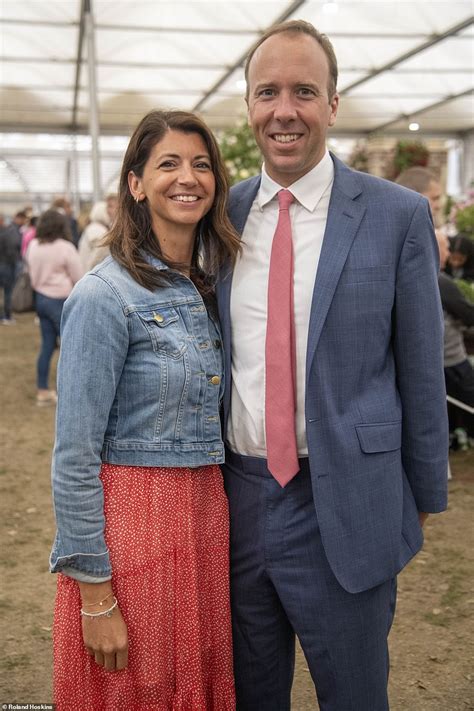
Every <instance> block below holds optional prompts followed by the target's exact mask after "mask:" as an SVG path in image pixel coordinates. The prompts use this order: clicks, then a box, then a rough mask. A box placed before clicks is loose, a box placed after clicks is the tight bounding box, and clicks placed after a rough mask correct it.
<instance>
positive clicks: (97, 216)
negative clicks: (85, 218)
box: [78, 200, 110, 272]
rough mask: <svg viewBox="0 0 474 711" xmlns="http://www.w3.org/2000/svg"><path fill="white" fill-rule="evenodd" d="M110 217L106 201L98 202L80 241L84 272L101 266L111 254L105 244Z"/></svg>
mask: <svg viewBox="0 0 474 711" xmlns="http://www.w3.org/2000/svg"><path fill="white" fill-rule="evenodd" d="M109 227H110V216H109V211H108V209H107V203H106V202H105V200H101V201H99V202H96V203H95V204H94V205H93V207H92V210H91V213H90V216H89V224H88V225H87V227H86V228H85V229H84V231H83V233H82V235H81V239H80V240H79V247H78V249H79V257H80V258H81V264H82V268H83V269H84V272H88V271H89V270H90V269H92V268H93V267H95V265H96V264H99V263H100V262H101V261H102V260H103V259H105V257H107V255H108V254H109V248H108V247H107V246H105V245H104V244H103V238H104V237H105V235H106V234H107V232H108V231H109Z"/></svg>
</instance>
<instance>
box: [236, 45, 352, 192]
mask: <svg viewBox="0 0 474 711" xmlns="http://www.w3.org/2000/svg"><path fill="white" fill-rule="evenodd" d="M328 77H329V66H328V60H327V57H326V54H325V53H324V50H323V49H322V47H321V46H320V45H319V44H318V42H317V41H316V40H315V39H314V38H313V37H311V36H310V35H305V34H298V35H296V36H295V35H292V34H289V33H282V34H277V35H273V36H272V37H269V38H268V39H267V40H265V42H264V43H263V44H262V45H260V47H259V48H258V49H257V50H256V52H255V54H254V56H253V57H252V60H251V62H250V66H249V73H248V100H247V103H248V119H249V124H250V125H251V127H252V130H253V132H254V134H255V139H256V141H257V143H258V145H259V148H260V150H261V151H262V153H263V156H264V158H265V168H266V170H267V172H268V174H269V175H270V177H271V178H273V180H275V181H276V182H277V183H279V184H280V185H282V186H283V187H287V186H288V185H291V183H294V182H295V181H296V180H298V178H301V177H302V176H303V175H305V174H306V173H307V172H308V171H310V170H311V169H312V168H314V166H315V165H317V163H319V161H320V160H321V158H322V157H323V155H324V153H325V150H326V133H327V129H328V127H329V126H333V125H334V123H335V121H336V113H337V107H338V102H339V97H338V95H337V94H335V95H334V96H333V97H330V98H329V97H328Z"/></svg>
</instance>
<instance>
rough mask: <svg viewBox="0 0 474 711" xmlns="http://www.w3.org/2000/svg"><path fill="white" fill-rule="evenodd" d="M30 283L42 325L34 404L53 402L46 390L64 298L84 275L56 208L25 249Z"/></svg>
mask: <svg viewBox="0 0 474 711" xmlns="http://www.w3.org/2000/svg"><path fill="white" fill-rule="evenodd" d="M26 262H27V264H28V270H29V273H30V278H31V285H32V287H33V289H34V290H35V292H36V312H37V314H38V316H39V320H40V327H41V349H40V353H39V356H38V361H37V385H38V393H37V396H36V403H37V405H40V406H43V405H52V404H54V403H55V402H56V392H55V391H54V390H49V388H48V379H49V368H50V364H51V358H52V355H53V353H54V350H55V348H56V346H57V344H58V339H59V332H60V323H61V314H62V310H63V305H64V302H65V301H66V299H67V297H68V296H69V294H70V293H71V291H72V287H73V286H74V284H75V283H76V282H77V281H79V279H80V278H81V276H82V275H83V270H82V266H81V261H80V259H79V255H78V253H77V250H76V248H75V247H74V245H73V244H72V242H71V233H70V229H69V224H68V220H67V218H66V217H65V216H64V215H62V214H61V213H59V212H56V211H55V210H47V211H46V212H44V213H43V214H42V215H41V217H40V219H39V222H38V225H37V228H36V238H35V239H33V240H32V241H31V243H30V245H29V247H28V251H27V253H26Z"/></svg>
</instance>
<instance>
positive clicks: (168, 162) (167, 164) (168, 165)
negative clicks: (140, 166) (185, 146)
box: [159, 160, 174, 168]
mask: <svg viewBox="0 0 474 711" xmlns="http://www.w3.org/2000/svg"><path fill="white" fill-rule="evenodd" d="M159 167H160V168H174V163H173V161H172V160H164V161H163V163H160V165H159Z"/></svg>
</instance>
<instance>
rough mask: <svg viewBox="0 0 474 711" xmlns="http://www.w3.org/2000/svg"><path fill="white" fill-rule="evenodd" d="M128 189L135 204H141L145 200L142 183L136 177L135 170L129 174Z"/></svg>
mask: <svg viewBox="0 0 474 711" xmlns="http://www.w3.org/2000/svg"><path fill="white" fill-rule="evenodd" d="M128 187H129V189H130V194H131V196H132V198H133V199H134V200H135V202H140V200H143V193H142V181H141V179H140V178H138V177H137V176H136V175H135V173H134V172H133V170H131V171H130V172H129V174H128Z"/></svg>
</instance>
